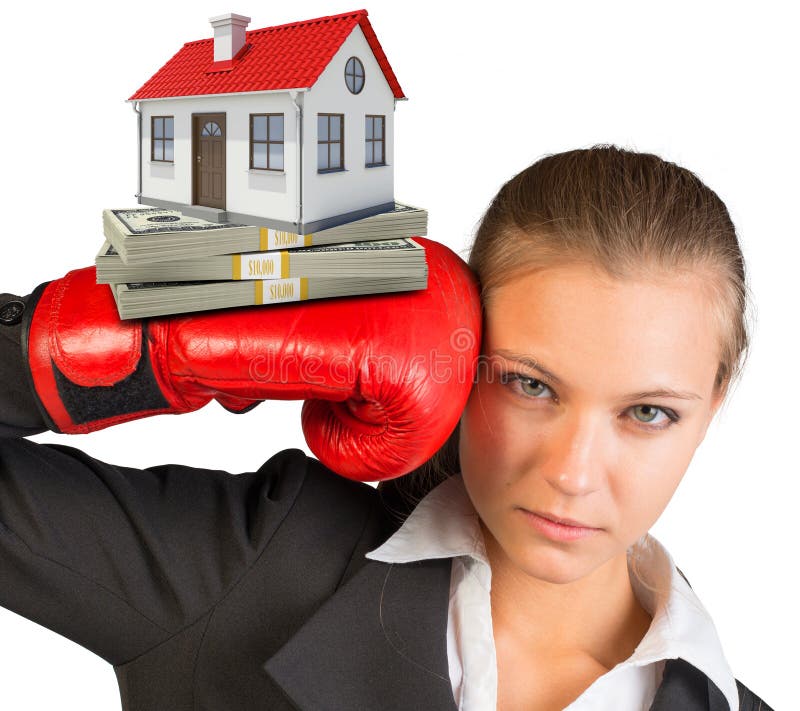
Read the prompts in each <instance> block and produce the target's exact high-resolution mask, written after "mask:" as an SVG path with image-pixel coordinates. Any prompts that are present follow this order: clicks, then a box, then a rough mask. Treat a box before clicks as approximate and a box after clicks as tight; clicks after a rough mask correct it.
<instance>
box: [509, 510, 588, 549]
mask: <svg viewBox="0 0 800 711" xmlns="http://www.w3.org/2000/svg"><path fill="white" fill-rule="evenodd" d="M519 510H520V511H521V512H522V514H523V516H524V517H525V520H526V521H527V522H528V524H529V525H530V526H532V527H533V528H534V529H535V530H537V531H538V532H539V533H541V534H543V535H544V536H547V538H550V539H552V540H554V541H574V540H577V539H578V538H585V537H586V536H591V535H594V534H596V533H598V532H599V531H600V530H602V529H599V528H594V527H592V526H586V525H585V524H582V523H580V522H579V521H574V520H573V519H568V518H567V519H564V518H562V519H558V520H557V521H554V520H551V518H550V514H547V513H536V512H534V511H528V510H527V509H519ZM552 518H556V517H552Z"/></svg>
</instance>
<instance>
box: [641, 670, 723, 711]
mask: <svg viewBox="0 0 800 711" xmlns="http://www.w3.org/2000/svg"><path fill="white" fill-rule="evenodd" d="M650 711H729V707H728V702H727V700H726V699H725V696H724V695H723V693H722V692H721V691H720V690H719V689H718V688H717V685H716V684H714V682H712V681H711V679H709V678H708V677H707V676H706V675H705V674H703V672H701V671H700V670H699V669H697V667H694V666H692V665H691V664H689V662H687V661H686V660H684V659H681V658H677V659H668V660H667V663H666V665H665V666H664V677H663V679H662V681H661V686H659V687H658V690H657V691H656V696H655V698H654V699H653V704H652V705H651V706H650Z"/></svg>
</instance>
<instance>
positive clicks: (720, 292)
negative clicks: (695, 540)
mask: <svg viewBox="0 0 800 711" xmlns="http://www.w3.org/2000/svg"><path fill="white" fill-rule="evenodd" d="M468 263H469V266H470V267H471V268H472V270H473V271H474V272H475V274H476V276H477V278H478V280H479V282H480V286H481V302H482V304H483V306H484V308H485V306H486V304H487V303H488V302H489V301H490V300H491V298H492V293H493V292H494V290H495V289H497V288H498V287H499V286H502V285H503V284H505V283H507V282H509V281H511V280H512V279H514V278H515V277H517V276H520V275H523V274H528V273H531V272H533V271H536V270H539V269H544V268H547V267H550V266H555V265H560V264H570V263H571V264H575V263H583V264H589V265H593V266H595V267H597V268H599V269H600V270H602V271H603V272H605V273H606V274H607V275H608V276H610V277H612V278H614V279H618V280H626V279H631V278H641V277H643V276H646V277H652V278H657V277H658V276H659V275H663V274H665V273H676V272H685V273H695V274H700V275H702V276H703V277H704V279H705V282H704V283H705V286H706V289H707V291H708V294H709V297H710V304H711V308H712V309H713V312H712V315H713V318H714V320H715V323H716V325H717V334H718V338H719V341H720V342H719V353H720V355H719V366H718V368H717V372H716V377H715V380H714V392H715V394H717V393H720V392H724V393H725V396H726V397H727V395H728V393H729V392H730V385H731V384H732V383H734V382H735V381H737V380H738V378H739V377H740V375H741V371H742V369H743V367H744V362H745V360H746V358H747V353H748V349H749V343H750V336H749V324H748V309H749V307H750V304H751V300H750V298H749V288H748V286H747V283H746V276H745V264H744V259H743V256H742V252H741V249H740V246H739V241H738V239H737V236H736V230H735V228H734V225H733V222H732V221H731V218H730V215H729V214H728V210H727V208H726V207H725V204H724V203H723V202H722V200H720V198H719V196H718V195H717V194H716V193H715V192H714V191H713V190H711V189H710V188H709V187H707V186H706V185H705V184H704V183H703V182H702V181H701V180H700V179H699V178H698V177H697V176H696V175H695V174H694V173H692V172H691V171H689V170H687V169H686V168H682V167H680V166H678V165H676V164H675V163H671V162H669V161H665V160H663V159H662V158H659V157H658V156H655V155H652V154H650V153H637V152H634V151H630V150H626V149H623V148H619V147H616V146H607V145H598V146H593V147H592V148H588V149H579V150H573V151H567V152H565V153H557V154H553V155H548V156H545V157H543V158H541V159H540V160H538V161H536V162H535V163H533V164H532V165H530V166H529V167H527V168H525V170H523V171H522V172H520V173H518V174H517V175H515V176H514V177H513V178H511V179H510V180H509V181H508V182H506V183H505V184H504V185H503V186H502V187H501V188H500V191H499V192H498V193H497V195H495V197H494V199H493V200H492V202H491V203H490V204H489V207H488V208H487V210H486V212H485V213H484V215H483V217H482V219H481V221H480V223H479V226H478V229H477V232H476V234H475V239H474V241H473V244H472V247H471V250H470V256H469V260H468ZM458 440H459V427H458V425H456V428H455V429H454V430H453V432H452V433H451V435H450V437H449V438H448V440H447V441H446V442H445V443H444V445H443V446H442V447H441V448H440V449H439V451H438V452H436V453H435V454H434V455H433V457H431V459H429V460H428V461H427V462H425V464H423V465H422V466H421V467H419V468H418V469H416V470H414V471H413V472H411V473H409V474H407V475H405V476H403V477H400V478H399V479H394V480H391V481H384V482H381V484H380V485H379V486H378V490H379V491H380V492H381V495H382V496H383V497H384V500H385V502H386V505H387V506H388V507H389V508H390V509H392V510H394V512H395V514H396V516H397V518H398V519H399V520H402V519H403V518H404V517H405V516H406V515H407V514H408V513H409V512H410V511H411V510H412V509H413V507H414V506H415V505H416V503H418V502H419V500H420V499H422V498H423V497H424V496H425V494H427V493H428V492H429V491H430V490H431V489H433V488H434V487H435V486H436V485H437V484H439V483H440V482H441V481H443V480H444V479H445V478H446V477H448V476H451V475H452V474H455V473H457V472H459V471H460V463H459V460H458Z"/></svg>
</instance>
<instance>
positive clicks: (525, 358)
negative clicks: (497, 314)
mask: <svg viewBox="0 0 800 711" xmlns="http://www.w3.org/2000/svg"><path fill="white" fill-rule="evenodd" d="M495 355H498V356H500V357H501V358H505V359H507V360H512V361H514V362H516V363H519V364H520V365H523V366H525V367H526V368H528V369H529V370H535V371H536V372H538V373H541V374H542V375H544V377H545V378H547V379H548V380H550V381H551V382H553V383H554V384H555V385H563V384H564V383H563V381H562V380H561V378H559V377H558V376H557V375H556V374H555V373H553V372H552V371H551V370H548V369H547V368H545V366H543V365H542V364H541V363H540V362H539V361H538V360H536V358H534V357H533V356H532V355H523V354H521V353H515V352H514V351H510V350H508V349H507V348H495V349H494V350H493V351H492V352H491V353H490V354H489V357H490V358H491V357H492V356H495ZM648 397H674V398H679V399H680V400H702V399H703V398H702V397H701V396H700V395H698V394H697V393H690V392H683V391H680V390H674V389H673V388H665V387H661V388H656V389H655V390H642V391H640V392H635V393H629V394H628V395H624V396H623V397H622V399H623V400H641V399H643V398H648Z"/></svg>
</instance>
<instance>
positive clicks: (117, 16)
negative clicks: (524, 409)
mask: <svg viewBox="0 0 800 711" xmlns="http://www.w3.org/2000/svg"><path fill="white" fill-rule="evenodd" d="M357 7H358V6H350V5H347V4H342V3H335V4H334V3H331V2H305V1H303V0H296V1H295V2H292V3H285V4H281V3H271V2H268V3H262V2H257V3H256V2H251V3H250V5H249V6H248V5H247V4H246V3H245V4H242V3H241V2H240V4H238V5H236V6H230V5H225V4H220V3H219V2H218V1H215V2H213V3H209V2H205V1H202V0H201V1H198V0H192V2H169V3H167V2H152V1H151V0H140V1H139V2H135V3H121V4H119V5H117V6H115V7H114V10H113V12H111V11H110V10H109V7H108V6H102V5H99V4H94V3H91V4H90V3H87V2H73V3H58V4H57V3H54V2H43V3H36V4H33V5H29V6H25V7H23V6H21V5H17V7H16V10H11V11H6V13H4V16H3V23H4V27H3V32H2V35H0V66H2V67H3V110H2V111H0V136H2V145H3V154H2V162H1V163H0V165H2V187H3V191H2V195H3V202H4V206H3V207H4V209H3V212H2V215H3V223H2V226H3V236H2V251H0V291H10V292H12V293H19V294H26V293H29V292H30V291H31V290H32V289H33V287H34V286H36V284H38V283H40V282H42V281H45V280H49V279H54V278H57V277H60V276H62V275H63V274H64V273H65V272H66V271H68V270H70V269H72V268H76V267H80V266H84V265H88V264H91V263H92V260H93V258H94V255H95V252H96V251H97V249H98V248H99V246H100V244H101V242H102V234H101V210H102V209H103V208H105V207H127V206H131V205H134V204H135V200H134V197H133V195H134V192H135V190H136V119H135V114H134V112H133V110H132V108H131V106H130V105H129V104H127V103H125V102H124V99H126V98H127V97H128V96H130V95H131V94H132V93H133V92H134V91H135V90H136V89H137V88H138V87H139V86H140V85H141V84H142V83H144V81H145V80H146V79H148V78H149V77H150V76H151V75H152V74H153V73H154V72H155V71H156V70H157V69H158V68H159V67H160V66H161V65H162V64H163V63H164V62H165V61H166V60H167V59H168V58H169V57H171V56H172V55H173V54H174V53H175V52H176V51H177V50H178V49H179V48H180V46H181V45H182V43H183V42H185V41H189V40H195V39H200V38H204V37H210V36H211V35H212V28H211V26H210V24H209V23H208V18H209V17H211V16H213V15H217V14H220V13H223V12H229V11H233V12H238V13H241V14H245V15H249V16H251V17H252V22H251V24H250V28H251V29H253V28H259V27H264V26H268V25H273V24H282V23H284V22H289V21H293V20H299V19H307V18H311V17H318V16H321V15H329V14H336V13H340V12H344V11H347V10H353V9H357ZM790 7H791V5H790V4H789V3H769V2H767V3H761V4H760V9H759V11H758V12H756V11H755V10H753V9H752V6H748V5H745V4H738V3H736V4H734V3H722V2H715V3H697V2H694V3H688V2H683V1H682V0H681V1H679V2H675V1H673V2H669V3H661V4H657V3H646V4H645V3H634V2H630V3H627V2H616V1H614V2H604V3H596V2H560V3H559V2H528V3H525V4H524V5H523V3H511V2H505V1H503V0H496V1H495V2H492V3H489V4H484V3H474V2H459V3H433V2H430V1H426V2H419V1H417V0H406V1H405V2H404V3H402V5H401V4H399V3H397V2H383V1H380V2H373V3H372V4H371V6H368V7H367V9H368V10H369V12H370V20H371V21H372V24H373V27H374V29H375V31H376V32H377V35H378V38H379V40H380V41H381V43H382V45H383V47H384V50H385V51H386V54H387V56H388V58H389V61H390V62H391V64H392V66H393V67H394V69H395V72H396V74H397V76H398V78H399V81H400V84H401V86H402V87H403V89H404V91H405V93H406V95H407V96H408V98H409V100H408V101H407V102H401V103H400V104H398V107H397V110H396V150H395V156H396V159H395V166H394V169H395V179H396V190H395V194H396V196H397V198H398V199H401V200H404V201H407V202H410V203H412V204H418V205H421V206H424V207H426V208H427V209H428V210H429V211H430V222H429V236H430V237H432V238H433V239H436V240H439V241H441V242H444V243H446V244H448V245H449V246H451V247H452V248H453V249H456V250H457V251H460V252H461V253H462V254H463V255H464V256H466V253H467V252H466V248H467V247H468V245H469V242H470V238H471V234H472V230H473V228H474V226H475V223H476V221H477V220H478V218H479V217H480V214H481V212H482V210H483V209H484V208H485V206H486V204H487V202H488V201H489V199H490V198H491V196H492V195H493V194H494V193H495V192H496V190H497V189H498V188H499V186H500V185H501V183H502V182H504V181H505V180H506V179H508V178H509V177H511V176H512V175H513V174H514V173H516V172H517V171H519V170H521V169H522V168H523V167H525V166H526V165H528V164H529V163H530V162H532V161H533V160H534V159H536V158H537V157H539V156H541V155H543V154H545V153H551V152H557V151H561V150H566V149H571V148H575V147H584V146H589V145H592V144H594V143H617V144H621V145H624V146H627V147H631V148H635V149H638V150H646V151H650V152H655V153H658V154H660V155H662V156H664V157H665V158H668V159H671V160H674V161H676V162H678V163H681V164H683V165H686V166H687V167H689V168H691V169H692V170H694V171H695V172H697V173H698V174H699V175H700V177H701V178H702V179H703V180H704V181H706V182H707V183H708V184H709V185H710V186H711V187H712V188H713V189H715V190H716V191H717V192H718V193H719V195H720V196H721V197H722V199H723V200H724V201H725V202H726V203H727V204H728V207H729V209H730V210H731V213H732V216H733V218H734V222H735V223H736V225H737V227H738V230H739V234H740V239H741V243H742V247H743V251H744V254H745V259H746V261H747V265H748V268H749V276H750V285H751V288H752V291H753V294H754V296H755V302H756V305H757V320H756V327H755V332H754V340H753V346H752V352H751V356H750V360H749V363H748V365H747V369H746V372H745V376H744V379H743V381H742V382H741V384H740V386H739V387H738V388H737V389H736V390H735V391H734V392H733V396H732V398H731V400H730V401H729V403H728V404H727V406H726V407H724V408H723V409H722V411H721V412H720V414H719V415H718V417H717V420H716V421H715V422H714V423H713V424H712V426H711V428H710V429H709V431H708V434H707V437H706V440H705V442H704V443H703V444H702V445H701V447H700V449H699V450H698V452H697V454H696V456H695V458H694V460H693V462H692V464H691V466H690V468H689V471H688V473H687V475H686V478H685V479H684V482H683V484H682V485H681V488H680V489H679V491H678V493H677V494H676V496H675V498H674V499H673V501H672V502H671V503H670V505H669V507H668V509H667V511H666V512H665V513H664V515H663V516H662V517H661V519H660V520H659V521H658V523H657V524H656V526H655V527H654V528H653V530H652V533H653V534H654V535H655V536H656V537H657V538H659V539H660V540H661V541H663V542H664V543H665V544H666V546H667V547H668V549H669V550H670V551H671V553H672V554H673V556H674V558H675V560H676V562H677V563H678V565H679V566H680V567H681V568H682V569H683V571H684V572H685V573H686V575H687V576H688V578H689V580H690V581H691V583H692V585H693V586H694V589H695V590H696V591H697V593H698V595H699V597H700V599H701V600H702V601H703V602H704V604H705V606H706V607H707V608H708V610H709V611H710V612H711V614H712V616H713V618H714V620H715V622H716V625H717V628H718V631H719V634H720V636H721V639H722V642H723V646H724V648H725V649H726V652H727V656H728V659H729V661H730V664H731V666H732V668H733V670H734V672H735V674H736V676H737V677H738V678H739V679H741V680H742V681H744V682H745V683H746V684H747V685H748V686H750V687H751V688H752V689H753V690H755V691H756V692H757V693H759V694H760V695H762V696H763V697H764V698H765V700H766V701H767V702H768V703H770V704H771V705H773V706H774V707H775V708H776V709H788V708H797V697H796V693H794V694H793V693H792V691H793V686H795V685H796V681H795V680H794V678H793V676H791V675H792V674H793V673H794V672H795V667H796V664H797V662H798V656H797V644H796V640H797V638H798V636H800V634H799V633H800V625H799V624H798V621H797V615H796V613H795V610H794V609H793V608H794V606H795V604H793V603H791V600H796V599H797V590H796V586H795V582H796V580H797V573H796V570H797V562H798V553H797V541H798V533H797V529H796V527H795V524H796V521H797V516H796V511H797V506H798V499H800V466H798V461H797V441H798V436H797V411H796V403H795V402H794V399H793V395H792V394H791V393H792V392H793V391H792V388H793V387H794V383H795V378H796V373H797V362H798V353H797V346H798V337H797V330H798V323H797V311H798V306H799V305H800V299H798V296H797V291H796V283H797V264H798V257H800V247H798V244H799V242H798V229H797V222H796V218H795V205H796V204H797V201H798V187H800V185H799V182H798V178H797V174H796V169H797V166H798V165H800V155H799V154H798V140H797V133H798V131H800V123H799V122H798V112H797V108H796V103H795V101H796V98H795V97H796V94H797V72H798V67H799V66H800V61H799V60H800V57H798V54H799V53H800V52H798V46H800V44H799V43H798V42H797V37H796V30H797V25H796V23H795V22H794V21H793V18H792V12H793V11H792V10H791V9H790ZM93 8H96V9H93ZM17 10H18V11H19V12H17ZM787 389H788V390H789V392H788V394H787V392H786V391H787ZM299 412H300V403H295V402H270V403H264V404H262V405H260V406H259V407H257V408H256V409H255V410H253V411H252V412H251V413H249V414H247V415H243V416H234V415H231V414H229V413H227V412H225V411H224V410H222V408H220V407H219V406H218V405H216V404H215V403H214V404H211V405H209V406H208V407H206V408H205V409H203V410H201V411H199V412H196V413H192V414H188V415H183V416H181V417H172V416H161V417H155V418H149V419H145V420H141V421H137V422H132V423H128V424H124V425H120V426H117V427H113V428H110V429H107V430H103V431H99V432H95V433H92V434H89V435H79V436H67V435H56V434H42V435H39V436H36V437H33V438H32V439H33V440H35V441H40V442H62V443H66V444H69V445H72V446H75V447H78V448H80V449H83V450H85V451H87V452H88V453H90V454H91V455H93V456H95V457H98V458H100V459H104V460H106V461H111V462H116V463H120V464H125V465H129V466H140V467H144V466H149V465H153V464H159V463H164V462H168V461H174V462H181V463H185V464H192V465H196V466H204V467H209V468H220V469H227V470H228V471H233V472H241V471H248V470H252V469H255V468H257V467H258V466H260V465H261V463H262V462H263V461H264V460H265V459H267V458H268V457H269V455H271V454H273V453H274V452H276V451H278V450H279V449H282V448H285V447H290V446H294V447H301V448H305V443H304V441H303V439H302V434H301V431H300V425H299ZM306 451H308V450H306ZM64 544H65V545H69V541H65V542H64ZM0 575H2V571H0ZM98 623H99V624H102V621H100V620H99V621H98ZM0 707H2V708H3V709H10V710H13V711H22V710H28V709H45V708H59V709H81V711H91V710H92V709H98V710H100V709H102V710H103V711H108V710H109V709H115V708H119V695H118V691H117V686H116V680H115V677H114V674H113V671H112V669H111V667H109V666H108V665H107V664H106V663H105V662H103V661H102V660H101V659H100V658H98V657H96V656H94V655H93V654H91V653H90V652H87V651H86V650H84V649H82V648H80V647H78V646H76V645H75V644H73V643H72V642H69V641H67V640H65V639H63V638H61V637H59V636H58V635H56V634H54V633H52V632H50V631H48V630H45V629H44V628H42V627H39V626H37V625H35V624H33V623H30V622H28V621H26V620H24V619H22V618H20V617H18V616H16V615H14V614H12V613H9V612H7V611H4V610H0Z"/></svg>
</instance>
